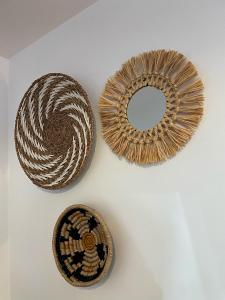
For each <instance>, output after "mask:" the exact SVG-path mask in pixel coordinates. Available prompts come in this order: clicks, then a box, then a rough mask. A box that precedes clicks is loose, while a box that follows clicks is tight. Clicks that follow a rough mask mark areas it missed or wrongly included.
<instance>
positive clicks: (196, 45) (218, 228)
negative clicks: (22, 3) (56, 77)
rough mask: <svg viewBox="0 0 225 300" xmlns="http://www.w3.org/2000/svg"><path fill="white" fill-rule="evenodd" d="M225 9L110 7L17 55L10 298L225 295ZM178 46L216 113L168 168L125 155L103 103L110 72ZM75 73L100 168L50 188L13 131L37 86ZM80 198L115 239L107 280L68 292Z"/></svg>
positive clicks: (216, 298)
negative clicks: (23, 160)
mask: <svg viewBox="0 0 225 300" xmlns="http://www.w3.org/2000/svg"><path fill="white" fill-rule="evenodd" d="M224 11H225V2H224V1H223V0H215V1H211V0H197V1H194V0H192V1H186V0H170V1H166V0H158V1H149V0H136V1H131V0H111V1H108V0H103V1H99V2H98V3H97V4H95V5H94V6H92V7H90V8H89V9H87V10H86V11H84V12H83V13H82V14H80V15H79V16H77V17H76V18H74V19H71V20H70V21H68V22H67V23H65V24H63V25H62V26H60V27H59V28H58V29H56V30H55V31H53V32H51V33H49V34H48V35H46V36H45V37H43V38H42V39H41V40H39V41H38V42H36V43H35V44H33V45H31V46H30V47H28V48H27V49H25V50H24V51H22V52H20V53H19V54H18V55H16V56H15V57H13V58H12V60H11V67H10V72H11V73H10V76H11V81H10V101H9V169H10V178H9V214H10V238H11V248H10V256H11V270H10V276H11V281H10V284H11V294H12V295H11V299H12V300H40V299H43V300H47V299H54V300H61V299H62V298H63V299H75V298H76V299H79V300H86V299H89V298H91V299H92V300H97V299H107V300H112V299H115V298H117V299H137V298H138V299H142V300H147V299H154V300H180V299H183V300H190V299H192V300H224V299H225V285H224V282H225V255H224V253H225V238H224V237H225V218H224V211H225V202H224V197H225V184H224V178H225V139H224V132H225V118H224V111H225V101H224V99H225V89H224V80H225V55H224V53H225V40H224V34H225V26H224ZM158 48H166V49H176V50H178V51H180V52H182V53H184V54H185V55H186V56H187V57H188V58H189V59H191V60H192V62H193V63H194V64H195V65H196V67H197V68H198V70H199V73H200V75H201V77H202V79H203V81H204V83H205V98H206V101H205V115H204V118H203V121H202V122H201V125H200V127H199V129H198V131H197V132H196V134H195V136H194V137H193V138H192V140H191V141H190V142H189V144H188V145H187V146H186V147H185V148H184V149H183V151H181V152H180V153H179V154H177V156H176V157H174V158H173V159H171V160H169V161H168V162H166V163H163V164H160V165H158V166H153V167H139V166H136V165H131V164H129V163H127V162H126V161H124V160H123V159H122V160H119V159H118V158H117V157H116V156H115V155H114V154H113V153H112V152H111V151H110V149H109V147H108V146H107V145H106V144H105V142H104V141H103V139H102V137H101V134H100V124H99V115H98V111H97V101H98V98H99V95H100V93H101V92H102V90H103V87H104V84H105V82H106V79H107V77H108V76H110V75H112V74H113V73H114V72H115V71H116V70H117V69H118V68H119V67H120V65H121V63H123V62H124V61H126V60H127V59H128V58H129V57H130V56H132V55H135V54H138V53H140V52H142V51H146V50H150V49H158ZM48 72H63V73H66V74H69V75H72V76H73V77H74V78H75V79H77V80H78V81H79V82H80V83H81V84H82V85H83V87H84V88H85V89H86V90H87V92H88V94H89V97H90V99H91V102H92V106H93V109H94V113H95V117H96V122H97V144H96V151H95V154H94V157H93V160H92V163H91V166H90V168H89V170H88V171H87V173H86V174H85V176H84V177H83V178H82V180H81V181H80V182H79V184H76V185H74V186H72V187H71V188H69V189H67V190H66V191H61V192H60V191H59V192H47V191H44V190H42V189H40V188H38V187H36V186H34V185H32V184H31V182H30V181H29V179H28V178H27V177H26V176H25V174H24V172H23V171H22V169H21V167H20V165H19V162H18V160H17V157H16V153H15V147H14V141H13V130H14V120H15V116H16V111H17V108H18V105H19V102H20V100H21V98H22V96H23V94H24V92H25V91H26V89H27V88H28V87H29V85H30V84H31V82H32V81H33V80H34V79H36V78H37V77H39V76H41V75H43V74H45V73H48ZM75 203H84V204H88V205H90V206H91V207H94V208H96V209H97V210H98V211H99V212H100V213H102V215H103V216H104V217H105V220H106V221H107V223H108V226H109V227H110V229H111V232H112V235H113V238H114V243H115V262H114V265H113V268H112V272H111V274H110V277H108V279H107V280H106V281H105V282H103V283H101V284H100V285H98V286H95V287H92V288H74V287H72V286H70V285H68V284H67V283H66V282H65V281H64V280H63V278H62V277H61V275H60V274H59V273H58V271H57V270H56V266H55V264H54V259H53V256H52V250H51V238H52V230H53V226H54V223H55V221H56V219H57V217H58V215H59V214H60V213H61V211H62V210H63V209H64V208H65V207H67V206H68V205H71V204H75Z"/></svg>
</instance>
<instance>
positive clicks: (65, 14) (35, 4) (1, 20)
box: [0, 0, 97, 58]
mask: <svg viewBox="0 0 225 300" xmlns="http://www.w3.org/2000/svg"><path fill="white" fill-rule="evenodd" d="M95 2H97V0H0V56H3V57H5V58H10V57H11V56H12V55H14V54H16V53H17V52H18V51H20V50H22V49H23V48H25V47H27V46H28V45H30V44H31V43H33V42H34V41H35V40H37V39H39V38H40V37H41V36H43V35H44V34H45V33H47V32H49V31H50V30H52V29H54V28H55V27H57V26H59V25H60V24H62V23H63V22H65V21H66V20H68V19H69V18H71V17H73V16H75V15H76V14H78V13H79V12H81V11H82V10H84V9H85V8H87V7H88V6H90V5H92V4H93V3H95Z"/></svg>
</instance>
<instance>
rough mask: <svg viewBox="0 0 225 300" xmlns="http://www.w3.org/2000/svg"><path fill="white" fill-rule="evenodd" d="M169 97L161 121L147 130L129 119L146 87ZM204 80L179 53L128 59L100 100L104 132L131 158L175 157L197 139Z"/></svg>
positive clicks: (113, 146)
mask: <svg viewBox="0 0 225 300" xmlns="http://www.w3.org/2000/svg"><path fill="white" fill-rule="evenodd" d="M145 86H152V87H155V88H158V89H160V90H161V91H162V92H163V93H164V95H165V97H166V111H165V114H164V116H163V118H162V119H161V121H160V122H159V123H158V124H157V125H156V126H155V127H154V128H150V129H148V130H145V131H141V130H138V129H137V128H134V127H133V126H132V124H130V123H129V121H128V116H127V107H128V104H129V101H130V99H131V97H132V96H133V95H134V94H135V93H136V92H137V91H138V90H139V89H141V88H142V87H145ZM203 100H204V99H203V84H202V81H201V80H200V78H199V76H198V73H197V71H196V69H195V67H194V65H193V64H192V63H191V62H190V61H188V60H187V59H186V58H185V56H184V55H182V54H180V53H178V52H176V51H166V50H156V51H151V52H145V53H143V54H141V55H139V56H137V57H132V58H131V59H130V60H128V61H127V62H126V63H125V64H124V65H123V66H122V68H121V70H119V71H118V72H116V74H115V75H114V76H113V77H111V78H110V79H109V80H108V82H107V83H106V86H105V90H104V92H103V94H102V96H101V98H100V101H99V109H100V116H101V122H102V131H103V136H104V138H105V140H106V142H107V143H108V144H109V146H110V147H111V149H112V150H113V151H114V152H115V153H116V154H117V155H119V156H124V157H125V158H126V159H127V160H128V161H130V162H135V163H138V164H149V163H156V162H159V161H163V160H166V159H168V158H170V157H171V156H173V155H175V154H176V152H177V151H178V150H180V149H181V148H182V147H183V146H184V145H185V144H186V143H187V142H188V141H189V139H190V138H191V136H192V134H193V133H194V131H195V129H196V128H197V126H198V124H199V121H200V120H201V117H202V114H203Z"/></svg>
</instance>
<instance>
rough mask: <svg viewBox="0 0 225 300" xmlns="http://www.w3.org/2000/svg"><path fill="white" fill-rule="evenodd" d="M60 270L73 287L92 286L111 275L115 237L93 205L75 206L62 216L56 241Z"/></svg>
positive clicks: (56, 253)
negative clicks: (113, 237)
mask: <svg viewBox="0 0 225 300" xmlns="http://www.w3.org/2000/svg"><path fill="white" fill-rule="evenodd" d="M52 246H53V253H54V257H55V261H56V265H57V267H58V270H59V272H60V273H61V274H62V276H63V277H64V278H65V280H66V281H67V282H69V283H70V284H72V285H73V286H90V285H93V284H95V283H97V282H98V281H100V280H101V279H102V278H103V277H105V276H106V275H107V273H108V272H109V269H110V265H111V262H112V257H113V243H112V237H111V234H110V232H109V230H108V227H107V226H106V224H105V222H104V220H103V219H102V217H101V216H100V215H99V214H98V213H97V212H96V211H95V210H93V209H91V208H90V207H87V206H85V205H81V204H79V205H73V206H70V207H68V208H67V209H66V210H65V211H64V212H63V213H62V214H61V215H60V217H59V219H58V221H57V223H56V225H55V228H54V234H53V240H52Z"/></svg>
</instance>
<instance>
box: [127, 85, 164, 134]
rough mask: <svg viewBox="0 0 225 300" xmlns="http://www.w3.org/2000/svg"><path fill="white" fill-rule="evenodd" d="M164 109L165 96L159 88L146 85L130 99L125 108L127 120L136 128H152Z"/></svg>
mask: <svg viewBox="0 0 225 300" xmlns="http://www.w3.org/2000/svg"><path fill="white" fill-rule="evenodd" d="M165 111H166V97H165V95H164V94H163V92H162V91H161V90H158V89H156V88H154V87H151V86H146V87H143V88H141V89H140V90H138V91H137V92H136V93H135V94H134V95H133V96H132V97H131V99H130V102H129V104H128V108H127V116H128V120H129V122H130V123H131V124H132V125H133V126H134V127H135V128H137V129H138V130H147V129H149V128H153V127H154V126H155V125H156V124H157V123H158V122H159V121H160V120H161V119H162V118H163V115H164V113H165Z"/></svg>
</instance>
